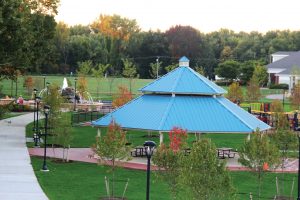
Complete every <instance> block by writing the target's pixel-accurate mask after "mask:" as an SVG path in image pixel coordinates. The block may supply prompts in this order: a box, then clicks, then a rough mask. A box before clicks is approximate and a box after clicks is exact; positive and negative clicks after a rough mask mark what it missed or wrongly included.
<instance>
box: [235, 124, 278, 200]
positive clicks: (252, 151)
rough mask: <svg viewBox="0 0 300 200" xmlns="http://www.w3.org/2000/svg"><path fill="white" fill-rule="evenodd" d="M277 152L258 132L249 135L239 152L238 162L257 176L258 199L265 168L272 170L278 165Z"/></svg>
mask: <svg viewBox="0 0 300 200" xmlns="http://www.w3.org/2000/svg"><path fill="white" fill-rule="evenodd" d="M279 155H280V153H279V150H278V148H277V146H276V145H274V144H273V143H272V142H271V141H270V139H269V137H268V136H267V135H265V134H263V133H261V132H260V131H259V130H256V132H255V133H253V134H252V135H251V138H250V140H245V143H244V145H243V146H242V148H241V149H240V150H239V156H240V158H239V160H238V161H239V162H240V163H241V164H242V165H244V166H246V167H248V168H250V169H251V170H252V171H253V172H254V173H256V174H257V178H258V198H260V196H261V182H262V178H263V174H264V171H265V170H267V169H266V166H268V167H270V168H273V167H277V166H278V164H279V163H280V159H279Z"/></svg>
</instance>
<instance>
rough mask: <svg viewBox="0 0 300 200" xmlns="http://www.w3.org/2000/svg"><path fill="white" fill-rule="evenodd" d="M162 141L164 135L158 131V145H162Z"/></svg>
mask: <svg viewBox="0 0 300 200" xmlns="http://www.w3.org/2000/svg"><path fill="white" fill-rule="evenodd" d="M163 141H164V134H163V133H162V132H161V131H159V144H162V143H163Z"/></svg>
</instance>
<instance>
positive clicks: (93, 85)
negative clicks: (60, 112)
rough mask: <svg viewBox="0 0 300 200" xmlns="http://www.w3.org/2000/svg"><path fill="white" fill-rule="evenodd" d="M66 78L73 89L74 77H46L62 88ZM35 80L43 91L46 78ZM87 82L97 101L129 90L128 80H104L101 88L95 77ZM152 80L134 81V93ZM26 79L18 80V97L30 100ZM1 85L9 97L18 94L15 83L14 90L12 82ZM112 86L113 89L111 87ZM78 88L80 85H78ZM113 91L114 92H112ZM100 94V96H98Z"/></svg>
mask: <svg viewBox="0 0 300 200" xmlns="http://www.w3.org/2000/svg"><path fill="white" fill-rule="evenodd" d="M64 77H66V78H68V79H69V80H70V81H71V83H72V87H74V85H75V82H74V77H67V76H46V79H45V80H46V82H49V83H52V84H57V85H59V86H62V84H63V79H64ZM33 79H34V80H37V81H36V82H38V86H37V88H38V89H39V91H40V90H41V89H43V85H44V78H43V76H33ZM86 80H87V81H88V84H87V85H88V92H89V93H90V94H91V96H92V97H93V98H94V99H95V100H96V99H98V98H99V99H101V100H107V99H111V95H110V93H116V92H117V91H118V86H126V87H127V88H129V79H126V78H106V79H105V78H103V79H101V80H100V82H99V87H98V83H97V79H96V78H95V77H87V78H86ZM151 81H152V79H134V80H133V81H132V93H134V94H139V92H138V89H140V88H142V87H144V86H145V85H146V84H148V83H149V82H151ZM23 83H24V77H20V78H19V79H18V88H17V93H18V95H20V94H22V95H23V96H24V97H25V98H30V96H31V95H30V94H28V92H27V91H26V88H24V87H23ZM0 85H3V89H2V92H3V93H4V94H7V95H11V94H12V95H13V96H15V94H16V86H15V83H14V84H13V90H11V80H3V81H1V82H0ZM110 85H112V87H110ZM77 86H78V85H77ZM111 89H112V90H111ZM97 92H99V95H98V94H97Z"/></svg>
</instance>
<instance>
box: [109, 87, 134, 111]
mask: <svg viewBox="0 0 300 200" xmlns="http://www.w3.org/2000/svg"><path fill="white" fill-rule="evenodd" d="M131 99H132V94H131V92H129V91H128V89H127V88H126V87H124V86H119V92H118V94H117V95H116V96H115V97H114V100H113V102H112V106H113V107H114V108H117V107H120V106H123V105H124V104H126V103H127V102H128V101H130V100H131Z"/></svg>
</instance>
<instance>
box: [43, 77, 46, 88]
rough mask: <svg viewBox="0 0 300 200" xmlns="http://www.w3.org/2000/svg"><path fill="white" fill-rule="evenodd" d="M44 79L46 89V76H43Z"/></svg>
mask: <svg viewBox="0 0 300 200" xmlns="http://www.w3.org/2000/svg"><path fill="white" fill-rule="evenodd" d="M43 78H44V88H45V87H46V76H43Z"/></svg>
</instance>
